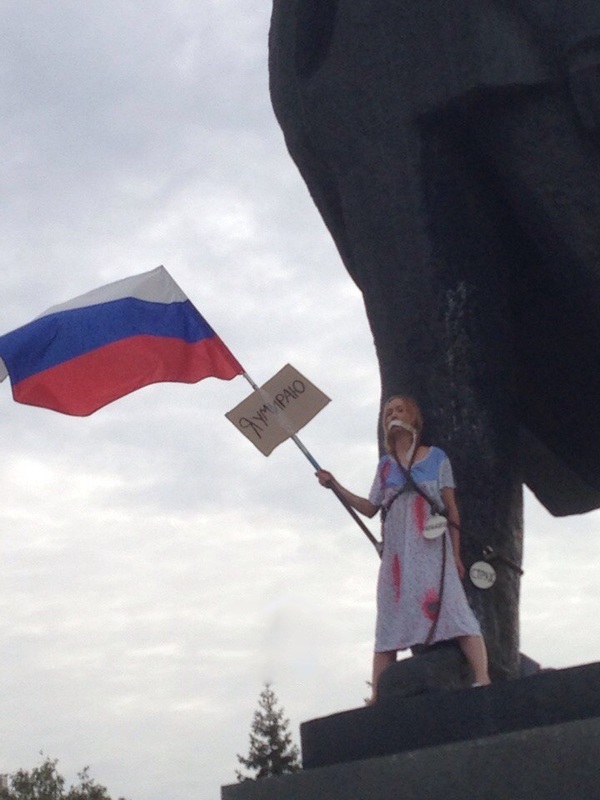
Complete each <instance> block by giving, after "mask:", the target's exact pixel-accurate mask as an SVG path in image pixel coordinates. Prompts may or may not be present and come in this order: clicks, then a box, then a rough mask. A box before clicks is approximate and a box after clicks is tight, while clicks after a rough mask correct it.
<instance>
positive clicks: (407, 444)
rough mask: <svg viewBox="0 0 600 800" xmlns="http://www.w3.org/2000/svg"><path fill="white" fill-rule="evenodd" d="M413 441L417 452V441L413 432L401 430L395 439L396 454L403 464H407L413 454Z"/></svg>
mask: <svg viewBox="0 0 600 800" xmlns="http://www.w3.org/2000/svg"><path fill="white" fill-rule="evenodd" d="M413 443H414V445H415V452H416V449H417V443H416V442H414V440H413V436H412V433H410V432H409V431H400V432H399V433H398V435H397V436H396V437H395V439H394V455H395V456H396V458H397V459H398V461H399V462H400V463H401V464H405V465H406V464H407V462H408V461H409V459H410V457H411V455H414V453H411V450H412V448H413Z"/></svg>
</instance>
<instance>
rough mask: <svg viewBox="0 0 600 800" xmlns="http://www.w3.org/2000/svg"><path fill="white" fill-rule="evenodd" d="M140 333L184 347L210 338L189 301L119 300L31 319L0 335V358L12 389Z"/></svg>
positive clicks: (205, 325)
mask: <svg viewBox="0 0 600 800" xmlns="http://www.w3.org/2000/svg"><path fill="white" fill-rule="evenodd" d="M144 334H146V335H151V336H166V337H174V338H177V339H183V340H184V341H186V342H189V343H190V344H191V343H193V342H198V341H200V340H202V339H206V338H210V337H212V336H214V335H215V333H214V331H213V329H212V328H211V327H210V325H209V324H208V323H207V322H206V320H205V319H204V317H203V316H202V315H201V314H200V312H199V311H198V310H197V309H196V308H195V307H194V306H193V305H192V303H190V301H189V300H186V301H183V302H175V303H151V302H148V301H145V300H138V299H137V298H133V297H125V298H122V299H119V300H114V301H111V302H108V303H101V304H99V305H93V306H85V307H83V308H75V309H69V310H67V311H60V312H57V313H56V314H49V315H47V316H44V317H40V318H39V319H36V320H33V322H30V323H28V324H27V325H23V327H21V328H18V329H17V330H15V331H11V332H10V333H7V334H5V335H4V336H2V337H0V357H1V358H2V359H3V360H4V362H5V364H6V366H7V369H8V372H9V374H10V376H11V382H12V384H13V386H14V385H15V384H17V383H18V382H19V381H21V380H23V379H25V378H29V377H30V376H31V375H35V374H36V373H37V372H41V371H42V370H45V369H49V368H50V367H55V366H57V365H58V364H61V363H63V362H64V361H68V360H70V359H72V358H76V357H77V356H81V355H83V354H84V353H89V352H90V351H92V350H95V349H97V348H99V347H102V346H103V345H106V344H111V343H113V342H117V341H119V340H121V339H126V338H128V337H130V336H139V335H144Z"/></svg>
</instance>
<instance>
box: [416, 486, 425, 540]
mask: <svg viewBox="0 0 600 800" xmlns="http://www.w3.org/2000/svg"><path fill="white" fill-rule="evenodd" d="M413 513H414V515H415V525H416V526H417V530H418V531H419V533H423V530H424V528H425V521H426V519H427V501H426V500H425V498H424V497H421V495H420V494H418V495H416V496H415V499H414V502H413Z"/></svg>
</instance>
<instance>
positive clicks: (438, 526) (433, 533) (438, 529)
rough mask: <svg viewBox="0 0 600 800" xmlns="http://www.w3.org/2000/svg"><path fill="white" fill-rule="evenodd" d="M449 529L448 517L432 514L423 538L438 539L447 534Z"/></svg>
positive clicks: (426, 524)
mask: <svg viewBox="0 0 600 800" xmlns="http://www.w3.org/2000/svg"><path fill="white" fill-rule="evenodd" d="M447 527H448V520H447V519H446V517H442V515H441V514H432V515H431V517H429V519H428V520H427V522H426V523H425V527H424V528H423V536H424V537H425V538H426V539H437V538H438V536H441V535H442V534H443V533H445V532H446V528H447Z"/></svg>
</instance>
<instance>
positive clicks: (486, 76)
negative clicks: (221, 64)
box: [270, 0, 600, 678]
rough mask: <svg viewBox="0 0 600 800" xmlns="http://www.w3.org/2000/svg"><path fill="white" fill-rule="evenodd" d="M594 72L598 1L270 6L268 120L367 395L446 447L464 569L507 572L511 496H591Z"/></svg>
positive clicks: (598, 108)
mask: <svg viewBox="0 0 600 800" xmlns="http://www.w3.org/2000/svg"><path fill="white" fill-rule="evenodd" d="M599 64H600V2H598V0H453V2H448V0H427V2H423V0H274V4H273V17H272V26H271V35H270V79H271V95H272V100H273V105H274V108H275V113H276V115H277V118H278V120H279V122H280V124H281V127H282V129H283V132H284V135H285V139H286V143H287V146H288V148H289V151H290V153H291V155H292V158H293V159H294V161H295V162H296V164H297V165H298V168H299V170H300V172H301V174H302V176H303V178H304V180H305V181H306V184H307V186H308V188H309V191H310V193H311V195H312V197H313V199H314V201H315V203H316V205H317V207H318V209H319V211H320V213H321V215H322V217H323V219H324V221H325V223H326V225H327V227H328V229H329V231H330V232H331V234H332V236H333V238H334V240H335V242H336V245H337V247H338V250H339V252H340V255H341V258H342V260H343V262H344V264H345V266H346V268H347V269H348V271H349V273H350V275H351V276H352V278H353V279H354V280H355V281H356V283H357V284H358V286H359V287H360V289H361V291H362V293H363V295H364V300H365V305H366V310H367V315H368V319H369V323H370V326H371V329H372V332H373V336H374V340H375V346H376V350H377V356H378V360H379V364H380V371H381V384H382V396H383V398H386V397H388V396H389V395H391V394H396V393H402V394H411V395H413V396H415V397H416V399H417V400H418V402H419V404H420V406H421V408H422V409H423V410H424V414H425V419H426V433H427V436H428V439H429V440H430V441H432V442H435V443H436V444H438V445H440V446H442V447H443V448H444V449H446V450H447V452H448V453H449V454H450V457H451V460H452V462H453V465H454V468H455V473H456V476H457V483H458V498H459V503H460V507H461V513H462V528H463V530H462V546H463V551H464V552H463V555H464V560H465V564H466V565H467V567H468V565H469V564H470V563H472V562H474V561H476V560H479V559H481V557H482V551H483V548H485V547H486V546H489V547H492V548H493V549H494V550H495V551H496V552H498V553H500V554H502V555H503V556H506V557H507V558H508V559H510V560H512V561H514V562H517V563H519V562H520V560H521V546H522V500H521V491H522V484H523V483H526V484H527V485H528V486H529V487H530V488H531V489H532V491H533V492H534V493H535V494H536V495H537V497H538V498H539V499H540V500H541V502H542V503H543V504H544V505H545V506H546V507H547V508H548V509H549V510H550V511H551V512H552V513H553V514H557V515H563V514H573V513H581V512H585V511H588V510H590V509H592V508H596V507H598V506H599V505H600V436H599V435H598V431H599V430H600V365H599V363H598V356H597V353H598V351H599V346H600V67H599ZM493 563H494V566H495V567H496V568H497V572H498V580H497V582H496V584H495V586H494V587H493V588H492V589H489V590H487V591H483V590H478V589H475V588H474V587H470V589H469V591H470V599H471V601H472V604H473V606H474V608H475V611H476V613H477V614H478V616H479V619H480V621H481V623H482V625H483V629H484V633H485V636H486V640H487V643H488V649H489V651H490V659H491V666H492V677H495V678H499V677H500V678H502V677H504V678H505V677H512V676H514V675H515V674H517V671H518V664H519V655H518V652H519V648H518V621H517V618H518V594H519V575H518V574H517V572H516V571H515V570H514V569H512V568H511V567H509V566H507V565H506V564H504V563H503V562H502V561H496V562H493ZM559 602H560V599H559V598H557V613H558V612H559V608H558V603H559Z"/></svg>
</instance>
